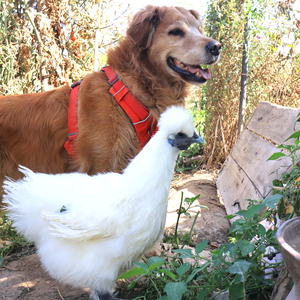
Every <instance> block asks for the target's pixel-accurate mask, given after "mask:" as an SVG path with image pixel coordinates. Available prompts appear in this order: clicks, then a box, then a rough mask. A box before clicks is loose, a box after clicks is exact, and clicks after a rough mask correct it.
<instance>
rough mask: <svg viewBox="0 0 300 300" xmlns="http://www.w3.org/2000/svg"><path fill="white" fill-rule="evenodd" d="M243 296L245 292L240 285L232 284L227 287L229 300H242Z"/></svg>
mask: <svg viewBox="0 0 300 300" xmlns="http://www.w3.org/2000/svg"><path fill="white" fill-rule="evenodd" d="M244 296H245V290H244V286H243V284H242V283H238V284H232V285H231V286H230V287H229V300H239V299H243V298H244Z"/></svg>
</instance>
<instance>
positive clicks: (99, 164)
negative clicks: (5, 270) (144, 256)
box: [0, 6, 218, 192]
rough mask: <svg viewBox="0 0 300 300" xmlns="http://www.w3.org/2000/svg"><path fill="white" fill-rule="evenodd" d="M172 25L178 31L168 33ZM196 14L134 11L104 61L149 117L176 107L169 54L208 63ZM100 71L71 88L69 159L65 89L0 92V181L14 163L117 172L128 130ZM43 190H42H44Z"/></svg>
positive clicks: (177, 87)
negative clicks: (73, 112)
mask: <svg viewBox="0 0 300 300" xmlns="http://www.w3.org/2000/svg"><path fill="white" fill-rule="evenodd" d="M176 28H180V30H182V31H184V32H185V34H184V36H178V35H172V34H169V32H170V31H171V30H174V29H176ZM211 41H214V40H213V39H211V38H208V37H205V36H204V35H203V32H202V23H201V21H200V20H199V16H198V13H197V12H195V11H193V10H190V11H188V10H185V9H183V8H179V7H154V6H147V7H146V8H145V9H143V10H141V11H140V12H138V13H137V14H136V15H135V16H134V18H133V20H132V22H131V23H130V25H129V28H128V30H127V35H126V36H125V37H124V38H123V39H122V40H121V41H120V43H119V45H118V46H115V47H114V48H110V49H109V50H108V53H107V57H108V60H107V64H108V65H110V66H111V67H112V68H113V70H114V71H115V72H116V73H117V74H118V75H119V77H120V80H121V81H122V82H123V83H124V84H125V85H126V86H127V87H128V88H129V90H130V91H131V92H132V93H133V95H134V96H135V97H136V98H137V99H139V101H140V102H141V103H142V104H143V105H145V106H146V107H148V108H149V110H150V112H151V114H152V115H153V117H154V119H155V120H157V119H158V118H159V115H160V114H161V113H162V112H163V111H164V110H165V109H166V108H167V107H168V106H171V105H181V106H183V105H184V98H185V96H186V95H187V86H188V83H189V82H188V81H187V80H184V79H183V78H182V77H181V76H180V75H179V74H177V73H176V72H174V71H173V70H172V69H171V68H170V67H169V66H168V65H167V63H166V60H167V57H169V56H172V57H176V58H178V59H180V61H182V62H185V63H187V64H191V65H200V64H212V63H214V62H216V61H217V60H218V58H212V55H211V54H210V53H208V52H207V49H206V48H205V47H206V45H207V44H208V43H209V42H211ZM109 88H110V86H109V84H108V83H107V78H106V76H105V74H104V73H103V72H101V71H100V72H93V73H91V74H88V75H87V76H85V77H84V80H83V82H82V84H81V86H80V88H79V92H78V111H77V115H78V137H77V138H76V140H75V150H76V155H77V160H76V162H74V161H72V159H71V158H70V156H69V155H68V153H67V152H66V151H65V149H64V143H65V141H66V139H67V136H68V120H67V111H68V102H69V93H70V87H69V86H63V87H61V88H58V89H56V90H53V91H50V92H44V93H33V94H26V95H17V96H5V97H3V98H1V101H0V180H2V181H3V179H4V177H5V176H9V177H12V178H16V179H17V178H19V177H21V176H22V174H21V173H20V172H19V171H18V165H20V164H21V165H24V166H26V167H28V168H30V169H32V170H33V171H35V172H44V173H64V172H74V171H80V172H86V173H88V174H96V173H98V172H110V171H115V172H121V171H122V169H124V168H125V167H126V166H127V164H128V162H129V160H130V159H131V158H133V157H134V156H135V155H136V154H137V153H138V152H139V151H140V149H139V143H138V139H137V136H136V134H135V131H134V129H133V127H132V125H131V123H130V121H129V120H128V118H127V116H126V115H125V114H124V112H123V110H122V108H121V107H120V106H119V104H118V103H117V102H116V100H115V99H114V98H112V96H111V95H110V94H109V92H108V90H109ZM45 192H46V191H45Z"/></svg>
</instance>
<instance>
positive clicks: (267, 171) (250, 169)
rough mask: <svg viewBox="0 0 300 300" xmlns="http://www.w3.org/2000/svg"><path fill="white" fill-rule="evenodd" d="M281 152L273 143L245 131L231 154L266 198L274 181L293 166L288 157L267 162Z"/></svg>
mask: <svg viewBox="0 0 300 300" xmlns="http://www.w3.org/2000/svg"><path fill="white" fill-rule="evenodd" d="M279 150H280V149H278V148H277V147H276V146H275V145H273V144H272V143H270V142H268V141H267V140H265V139H263V138H261V137H260V136H258V135H257V134H255V133H253V132H251V131H249V130H248V129H245V130H244V131H243V132H242V134H241V135H240V136H239V138H238V140H237V141H236V143H235V145H234V147H233V149H232V151H231V153H230V155H231V156H232V157H233V159H234V160H235V161H236V163H237V164H238V165H239V166H240V167H241V168H242V169H243V170H244V172H245V173H246V174H247V176H248V177H249V178H250V180H251V181H252V182H253V184H254V185H255V187H256V188H257V189H258V191H259V192H260V194H261V195H262V196H263V197H264V198H265V197H266V196H267V195H268V194H269V192H270V191H271V189H272V182H273V180H274V179H278V178H280V176H281V174H282V173H283V172H285V171H286V170H287V168H288V167H289V166H290V165H291V164H292V163H291V160H290V159H289V158H286V157H283V158H280V159H278V160H276V161H267V159H268V158H269V157H270V156H271V155H272V154H273V153H274V152H279ZM276 169H278V171H277V172H275V171H276ZM278 176H279V177H278ZM248 198H249V197H248Z"/></svg>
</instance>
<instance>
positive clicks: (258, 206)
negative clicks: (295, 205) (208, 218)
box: [119, 195, 282, 300]
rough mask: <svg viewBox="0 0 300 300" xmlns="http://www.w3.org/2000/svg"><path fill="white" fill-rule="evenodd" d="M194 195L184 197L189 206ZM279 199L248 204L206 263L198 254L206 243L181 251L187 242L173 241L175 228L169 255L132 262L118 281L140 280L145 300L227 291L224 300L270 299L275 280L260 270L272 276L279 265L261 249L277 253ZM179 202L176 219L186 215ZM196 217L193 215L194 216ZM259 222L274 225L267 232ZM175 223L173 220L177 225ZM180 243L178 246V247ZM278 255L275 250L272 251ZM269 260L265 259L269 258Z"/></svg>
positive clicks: (209, 296) (207, 296) (209, 295)
mask: <svg viewBox="0 0 300 300" xmlns="http://www.w3.org/2000/svg"><path fill="white" fill-rule="evenodd" d="M197 198H198V196H197V197H194V198H192V199H190V200H189V199H186V201H187V203H188V204H189V205H188V207H192V206H191V205H190V203H191V204H192V203H193V202H194V201H195V200H196V199H197ZM281 198H282V195H274V196H271V197H268V198H266V199H264V200H263V201H261V202H259V203H257V201H255V200H250V201H249V206H248V209H247V210H242V211H240V212H238V213H236V214H235V215H230V216H227V218H229V219H230V218H233V217H236V216H238V217H239V219H237V220H235V221H234V222H233V224H232V226H231V229H230V233H231V237H230V239H229V242H228V243H227V244H224V245H221V246H220V248H219V249H218V250H215V251H211V257H212V258H211V260H209V259H204V258H203V256H202V251H203V250H204V249H205V247H206V246H207V242H208V241H207V240H206V241H202V242H200V243H199V244H197V245H196V247H195V248H194V249H186V248H184V246H186V245H187V244H188V241H187V239H186V238H185V239H178V234H176V230H177V229H178V227H177V226H176V230H175V233H174V235H172V236H171V238H173V243H172V245H173V246H172V247H171V249H170V250H171V252H172V253H173V254H172V253H170V251H169V252H165V251H163V252H162V253H161V255H160V257H151V258H150V259H149V260H146V259H145V258H144V262H143V263H135V264H134V265H135V266H136V267H135V268H134V269H132V270H130V271H128V272H126V273H124V274H123V275H121V276H120V277H119V278H120V279H125V278H130V277H132V276H138V277H137V278H136V279H134V280H133V282H132V283H131V284H130V285H129V287H128V288H132V287H134V286H135V285H136V283H137V282H138V281H139V280H140V279H141V278H143V280H144V284H146V285H147V287H148V292H147V295H144V296H145V297H146V299H151V300H152V299H157V300H158V299H159V300H167V299H172V300H181V299H189V300H192V299H196V300H200V299H212V298H213V297H214V296H212V292H214V293H215V294H218V293H221V292H223V291H226V290H229V299H230V300H238V299H244V298H245V297H247V299H253V300H254V299H255V300H259V299H266V297H268V296H270V294H271V292H272V289H273V285H274V281H273V280H270V279H265V275H266V273H265V270H266V269H267V268H268V269H269V268H273V270H274V271H272V272H271V273H272V274H273V273H274V274H275V276H276V267H277V266H278V265H279V263H271V262H268V261H267V260H266V259H264V257H265V253H266V248H267V247H268V246H273V247H275V248H276V249H277V248H278V247H277V243H276V239H275V234H276V226H275V224H276V221H275V220H276V219H275V218H274V213H275V212H276V203H277V202H278V201H279V200H280V199H281ZM182 203H183V201H182V199H181V204H180V208H179V210H178V216H179V217H180V215H182V214H186V213H188V212H187V207H186V208H185V209H182ZM196 218H197V215H196ZM262 220H269V221H270V222H271V223H272V225H273V227H271V228H270V229H269V230H266V229H265V227H264V226H263V225H261V224H260V222H261V221H262ZM178 222H179V219H178V220H177V224H178ZM188 236H190V235H188ZM180 242H181V243H182V244H180V245H179V243H180ZM276 251H277V250H276ZM269 256H270V255H269Z"/></svg>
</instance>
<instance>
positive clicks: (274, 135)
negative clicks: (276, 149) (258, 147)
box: [246, 101, 300, 145]
mask: <svg viewBox="0 0 300 300" xmlns="http://www.w3.org/2000/svg"><path fill="white" fill-rule="evenodd" d="M299 112H300V110H299V109H295V108H291V107H284V106H280V105H276V104H272V103H269V102H265V101H261V102H260V103H259V105H258V106H257V108H256V110H255V111H254V113H253V115H252V117H251V119H250V120H249V122H248V124H247V126H246V128H248V129H249V130H251V131H253V132H255V133H258V134H259V135H261V136H263V137H266V138H267V139H269V140H271V141H273V142H274V143H276V144H277V145H280V144H282V143H283V142H284V140H285V139H287V138H288V137H289V136H290V135H291V134H292V133H293V132H294V123H295V120H296V116H297V114H298V113H299ZM298 130H300V123H299V122H298V123H297V125H296V131H298ZM292 143H293V142H292ZM286 144H287V143H286ZM288 144H291V142H290V143H288Z"/></svg>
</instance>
